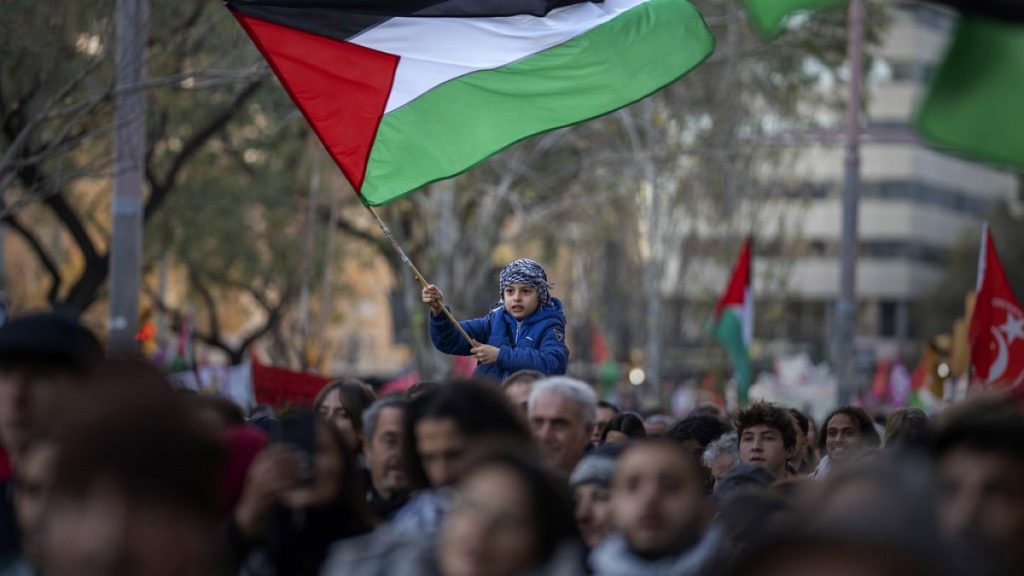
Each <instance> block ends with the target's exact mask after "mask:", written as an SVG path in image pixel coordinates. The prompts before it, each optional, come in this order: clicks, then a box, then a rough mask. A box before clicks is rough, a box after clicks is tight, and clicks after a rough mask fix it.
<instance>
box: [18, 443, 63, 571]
mask: <svg viewBox="0 0 1024 576" xmlns="http://www.w3.org/2000/svg"><path fill="white" fill-rule="evenodd" d="M56 455H57V449H56V446H55V445H54V444H52V443H50V442H43V443H33V444H32V445H31V447H30V448H29V449H28V450H27V451H26V452H25V453H24V454H23V455H22V458H21V460H20V462H19V463H18V469H17V470H16V471H15V479H16V481H17V490H15V491H14V512H15V514H16V515H17V519H18V527H19V528H20V529H21V532H22V539H23V542H22V546H23V548H24V549H25V554H26V556H28V557H29V558H30V559H31V560H33V561H36V560H38V553H39V544H40V543H39V534H38V532H39V528H40V521H41V520H42V519H43V510H44V509H45V507H46V501H47V498H48V496H49V489H50V483H51V482H52V481H53V472H54V469H53V467H54V463H55V459H56Z"/></svg>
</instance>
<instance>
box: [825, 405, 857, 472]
mask: <svg viewBox="0 0 1024 576" xmlns="http://www.w3.org/2000/svg"><path fill="white" fill-rule="evenodd" d="M862 444H863V442H862V439H861V435H860V428H859V427H857V421H856V420H854V419H853V418H851V417H850V416H849V415H847V414H836V415H835V416H833V417H831V418H829V420H828V424H827V425H826V426H825V453H826V454H828V456H829V458H831V459H832V461H833V462H845V461H847V460H850V459H852V458H853V457H854V456H856V454H857V452H859V451H860V449H861V446H862Z"/></svg>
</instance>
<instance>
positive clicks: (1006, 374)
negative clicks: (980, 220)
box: [969, 224, 1024, 388]
mask: <svg viewBox="0 0 1024 576" xmlns="http://www.w3.org/2000/svg"><path fill="white" fill-rule="evenodd" d="M977 289H978V296H977V299H976V300H975V304H974V314H973V315H972V316H971V327H970V332H969V339H970V343H971V364H972V381H976V382H982V383H985V384H987V385H990V386H994V387H999V388H1013V387H1017V386H1020V385H1021V383H1022V382H1024V310H1022V309H1021V306H1020V302H1019V301H1018V300H1017V298H1016V297H1015V296H1014V295H1013V290H1012V288H1011V287H1010V282H1009V280H1007V278H1006V273H1005V272H1004V271H1003V265H1002V263H1001V262H1000V261H999V255H998V254H997V253H996V247H995V243H993V241H992V233H991V231H990V230H989V227H988V224H986V225H985V227H984V230H983V231H982V235H981V253H980V255H979V257H978V288H977Z"/></svg>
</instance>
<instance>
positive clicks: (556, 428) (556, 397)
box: [529, 376, 597, 476]
mask: <svg viewBox="0 0 1024 576" xmlns="http://www.w3.org/2000/svg"><path fill="white" fill-rule="evenodd" d="M596 413H597V396H596V395H595V394H594V391H593V390H592V389H591V388H590V386H588V385H587V384H586V383H584V382H581V381H579V380H576V379H573V378H566V377H564V376H558V377H554V378H545V379H543V380H538V381H537V382H536V383H534V385H533V392H531V393H530V406H529V417H530V427H531V428H532V429H533V435H534V437H535V438H536V439H537V442H538V443H539V444H540V447H541V450H542V451H543V452H544V456H545V457H546V458H547V460H548V463H549V464H551V465H552V466H554V467H555V468H556V469H558V470H560V471H561V472H562V473H563V474H565V475H566V476H568V475H569V474H570V473H571V472H572V470H573V468H575V467H576V464H577V463H578V462H579V461H580V458H581V457H583V452H584V450H586V448H587V444H588V443H589V442H590V438H591V433H592V432H593V429H594V416H595V415H596Z"/></svg>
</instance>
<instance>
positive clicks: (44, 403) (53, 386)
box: [0, 312, 103, 465]
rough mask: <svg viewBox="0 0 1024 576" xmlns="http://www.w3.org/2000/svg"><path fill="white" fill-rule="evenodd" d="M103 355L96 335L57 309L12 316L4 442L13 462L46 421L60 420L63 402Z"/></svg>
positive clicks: (2, 380)
mask: <svg viewBox="0 0 1024 576" xmlns="http://www.w3.org/2000/svg"><path fill="white" fill-rule="evenodd" d="M102 359H103V348H102V346H100V343H99V341H98V340H97V339H96V337H95V336H94V335H93V333H92V332H90V331H89V330H88V329H87V328H85V327H84V326H82V325H81V324H79V323H78V322H77V321H76V320H73V319H71V318H68V317H65V316H63V315H61V314H58V313H53V312H46V313H36V314H30V315H27V316H22V317H20V318H12V319H11V320H9V321H8V322H7V323H6V324H4V325H3V326H2V327H0V444H2V445H3V446H4V447H5V448H6V449H7V451H8V452H10V453H11V455H12V456H13V457H14V458H15V460H17V457H18V452H19V451H20V450H21V447H22V446H23V445H24V444H25V442H26V441H27V440H28V439H29V437H30V436H31V435H32V434H33V432H35V431H36V429H38V428H39V427H40V426H41V425H43V424H44V421H46V420H53V419H55V418H60V416H59V415H58V414H56V413H55V412H56V410H57V407H58V406H59V405H60V404H61V400H62V399H63V398H64V397H65V396H66V395H67V394H69V393H70V392H72V391H74V390H75V389H76V387H77V386H76V385H77V384H79V383H81V382H83V381H85V380H86V379H87V378H88V376H89V373H90V371H91V370H92V369H93V368H94V367H95V366H96V365H97V364H98V363H99V362H100V361H101V360H102ZM15 465H17V463H16V462H15Z"/></svg>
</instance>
